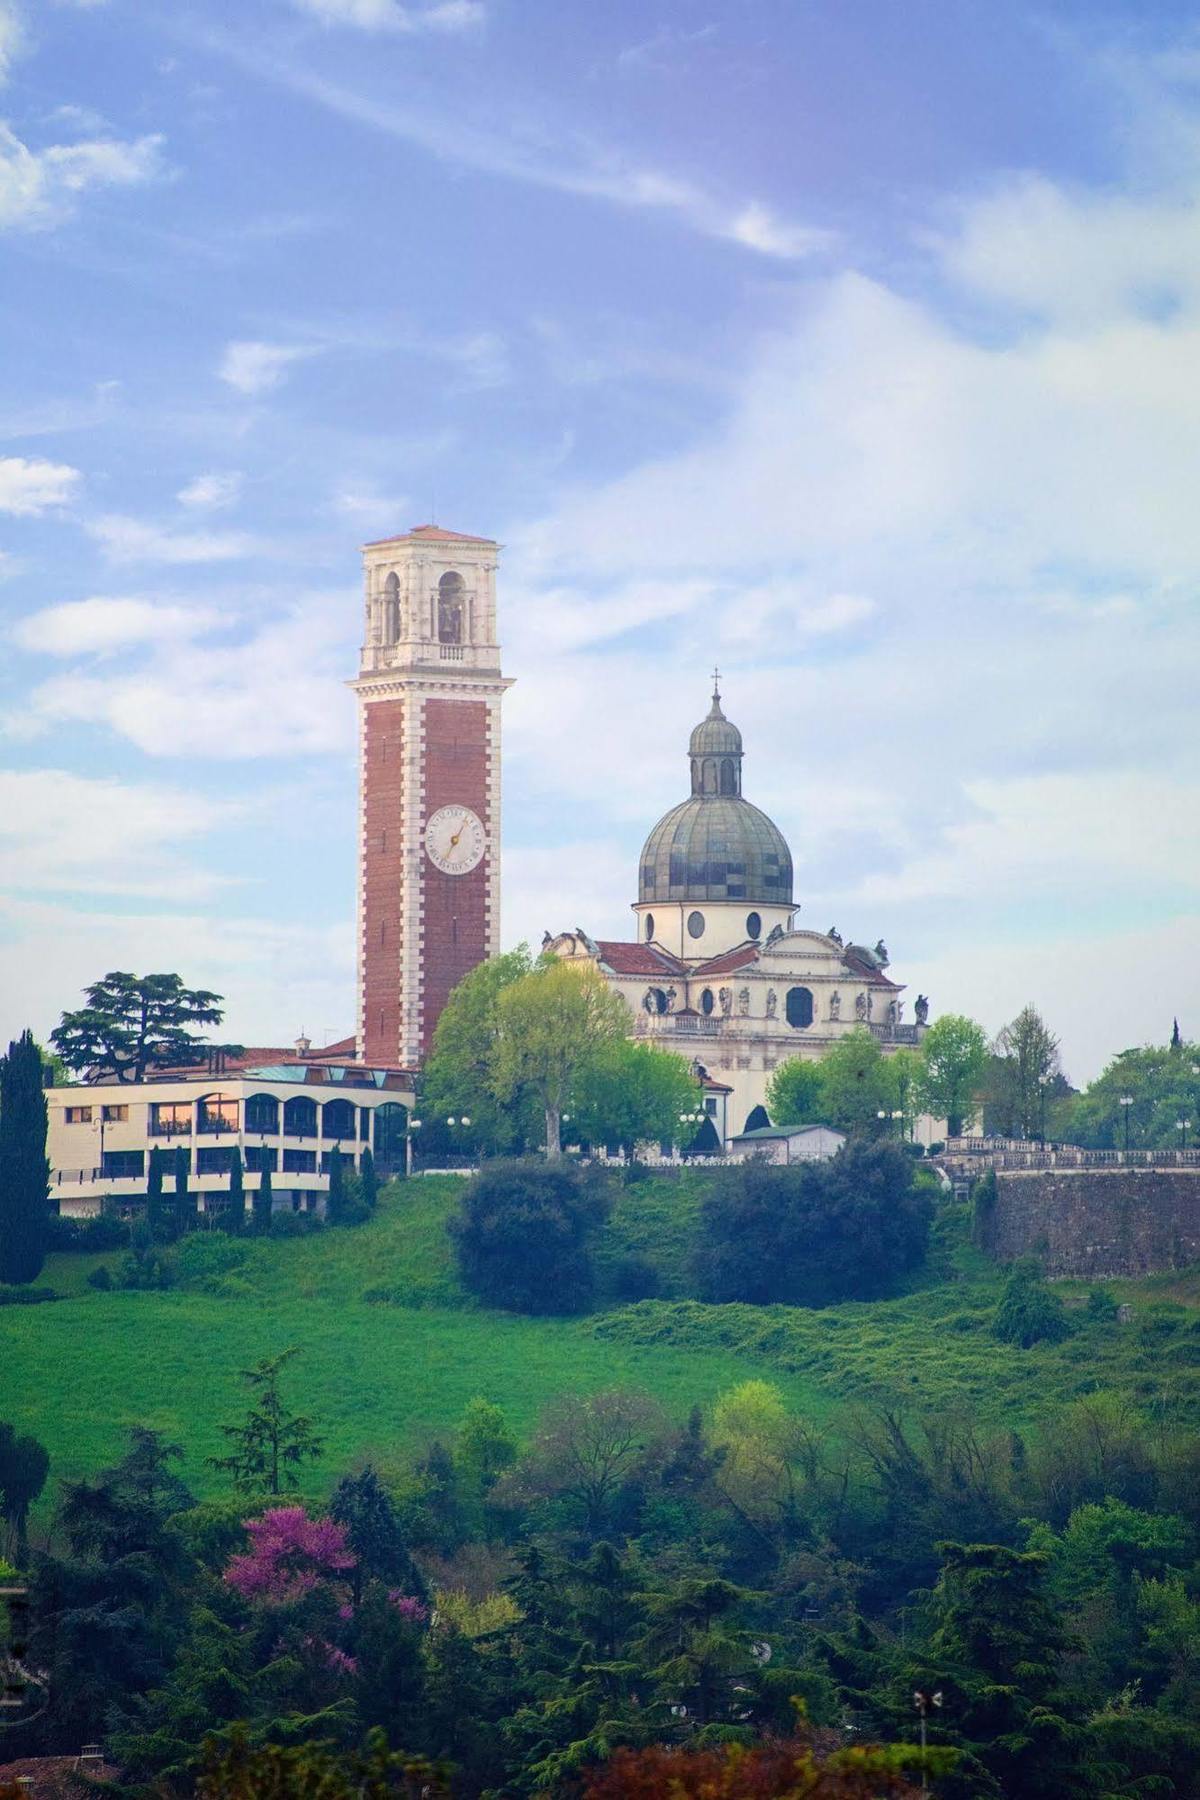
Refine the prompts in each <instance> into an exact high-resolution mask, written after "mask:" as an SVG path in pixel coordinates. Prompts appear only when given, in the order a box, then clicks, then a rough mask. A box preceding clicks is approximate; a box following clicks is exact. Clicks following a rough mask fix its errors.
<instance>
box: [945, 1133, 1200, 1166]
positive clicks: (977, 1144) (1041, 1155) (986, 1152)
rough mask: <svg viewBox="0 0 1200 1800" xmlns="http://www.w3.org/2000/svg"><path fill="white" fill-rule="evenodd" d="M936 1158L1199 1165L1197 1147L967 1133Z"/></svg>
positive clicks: (974, 1162) (961, 1162) (962, 1162)
mask: <svg viewBox="0 0 1200 1800" xmlns="http://www.w3.org/2000/svg"><path fill="white" fill-rule="evenodd" d="M938 1160H939V1161H943V1162H947V1163H954V1164H956V1165H958V1166H959V1167H973V1168H979V1169H1200V1149H1196V1150H1083V1149H1081V1148H1080V1147H1079V1146H1078V1145H1077V1144H1031V1143H1014V1142H1012V1141H1011V1140H1009V1141H1006V1140H1005V1139H1003V1138H999V1139H997V1138H983V1137H979V1138H977V1137H970V1138H949V1139H948V1140H947V1142H946V1148H945V1150H944V1151H943V1152H942V1153H941V1155H940V1156H939V1158H938Z"/></svg>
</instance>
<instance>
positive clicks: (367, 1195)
mask: <svg viewBox="0 0 1200 1800" xmlns="http://www.w3.org/2000/svg"><path fill="white" fill-rule="evenodd" d="M358 1181H359V1191H360V1193H361V1194H362V1202H363V1205H364V1206H366V1207H368V1208H369V1209H370V1211H371V1212H374V1211H375V1208H376V1206H377V1204H378V1202H379V1177H378V1175H377V1174H376V1173H375V1158H374V1157H373V1156H372V1155H371V1147H370V1145H369V1144H368V1145H367V1147H366V1149H364V1151H363V1153H362V1156H361V1157H360V1159H359V1164H358Z"/></svg>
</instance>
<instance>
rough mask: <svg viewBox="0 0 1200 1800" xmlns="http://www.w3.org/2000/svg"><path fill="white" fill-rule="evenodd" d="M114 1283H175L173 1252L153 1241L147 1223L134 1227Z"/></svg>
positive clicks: (125, 1285)
mask: <svg viewBox="0 0 1200 1800" xmlns="http://www.w3.org/2000/svg"><path fill="white" fill-rule="evenodd" d="M117 1286H118V1287H121V1288H133V1289H143V1290H153V1289H160V1288H169V1287H174V1286H175V1252H174V1251H172V1250H164V1249H163V1248H162V1247H161V1246H160V1245H158V1244H156V1243H155V1242H154V1239H153V1237H152V1235H151V1232H150V1227H149V1226H148V1225H146V1224H140V1225H137V1226H135V1228H134V1230H133V1233H132V1237H131V1247H130V1249H129V1252H128V1254H127V1255H125V1256H123V1257H122V1258H121V1262H120V1267H119V1268H118V1270H117Z"/></svg>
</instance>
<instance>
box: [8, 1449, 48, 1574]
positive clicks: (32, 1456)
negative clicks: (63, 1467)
mask: <svg viewBox="0 0 1200 1800" xmlns="http://www.w3.org/2000/svg"><path fill="white" fill-rule="evenodd" d="M49 1473H50V1453H49V1451H48V1450H47V1449H46V1447H45V1445H44V1444H40V1443H39V1442H38V1440H37V1438H35V1437H18V1436H17V1435H16V1433H15V1432H14V1431H13V1428H12V1426H11V1425H4V1424H0V1515H2V1516H3V1518H4V1522H5V1524H6V1525H7V1526H8V1542H7V1544H6V1545H5V1552H6V1554H7V1555H9V1556H11V1557H12V1558H13V1559H14V1560H15V1562H16V1563H17V1566H18V1567H19V1568H24V1567H25V1565H26V1563H27V1561H28V1559H29V1509H30V1507H31V1506H32V1505H33V1503H34V1501H35V1500H36V1499H37V1497H38V1495H39V1494H40V1493H41V1491H42V1489H43V1488H44V1487H45V1485H46V1477H47V1475H48V1474H49Z"/></svg>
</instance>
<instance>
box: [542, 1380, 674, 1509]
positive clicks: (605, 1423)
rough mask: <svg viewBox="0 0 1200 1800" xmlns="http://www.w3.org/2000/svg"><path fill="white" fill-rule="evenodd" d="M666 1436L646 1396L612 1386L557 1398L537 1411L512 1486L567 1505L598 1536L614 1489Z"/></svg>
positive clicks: (661, 1416) (657, 1410) (657, 1412)
mask: <svg viewBox="0 0 1200 1800" xmlns="http://www.w3.org/2000/svg"><path fill="white" fill-rule="evenodd" d="M666 1434H667V1419H666V1416H665V1414H664V1413H663V1411H662V1408H661V1407H660V1406H659V1404H658V1402H657V1400H653V1399H651V1398H650V1396H649V1395H648V1394H637V1393H630V1392H627V1391H624V1390H622V1389H619V1388H618V1389H613V1390H611V1391H610V1392H608V1393H603V1394H589V1395H587V1396H586V1397H584V1398H581V1397H580V1396H579V1395H577V1394H567V1395H563V1396H562V1398H560V1399H558V1400H554V1401H552V1402H551V1403H550V1405H549V1406H548V1407H547V1408H546V1409H545V1411H544V1412H543V1413H542V1416H541V1419H540V1420H539V1421H538V1427H537V1430H536V1432H535V1433H534V1438H533V1442H532V1444H531V1445H530V1447H529V1453H528V1455H527V1456H526V1457H525V1458H524V1460H523V1461H522V1462H521V1464H520V1465H519V1467H518V1469H517V1470H516V1472H515V1474H514V1476H513V1484H514V1486H515V1487H516V1488H517V1489H518V1491H521V1492H523V1493H525V1494H528V1495H532V1496H544V1497H553V1498H559V1499H564V1500H568V1501H571V1502H572V1503H573V1504H574V1506H575V1507H576V1508H577V1510H578V1513H579V1515H580V1519H581V1522H582V1524H583V1527H584V1529H585V1530H586V1531H587V1532H588V1533H589V1534H590V1535H591V1536H593V1537H598V1536H600V1535H601V1534H602V1533H603V1532H604V1531H606V1530H607V1529H608V1527H609V1524H610V1522H611V1521H610V1515H611V1511H612V1507H613V1505H614V1502H615V1501H616V1498H617V1496H618V1494H619V1492H620V1490H621V1489H622V1488H623V1487H624V1485H625V1483H626V1482H627V1481H628V1480H629V1478H630V1476H631V1475H632V1474H633V1473H634V1471H635V1469H636V1468H637V1465H638V1464H639V1463H640V1462H641V1461H642V1460H643V1458H644V1457H645V1456H646V1454H647V1452H648V1451H649V1450H651V1449H652V1448H653V1447H654V1446H655V1444H657V1443H659V1442H661V1441H662V1440H664V1439H665V1437H666Z"/></svg>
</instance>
